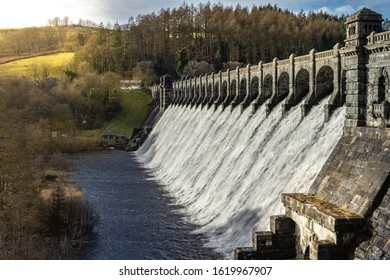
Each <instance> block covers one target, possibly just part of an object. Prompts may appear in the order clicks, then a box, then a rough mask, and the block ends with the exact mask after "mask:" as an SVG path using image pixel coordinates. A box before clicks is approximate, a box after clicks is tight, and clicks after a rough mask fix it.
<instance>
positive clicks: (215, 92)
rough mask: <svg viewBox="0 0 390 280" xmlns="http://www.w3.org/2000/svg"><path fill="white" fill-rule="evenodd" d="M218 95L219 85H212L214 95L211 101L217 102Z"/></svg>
mask: <svg viewBox="0 0 390 280" xmlns="http://www.w3.org/2000/svg"><path fill="white" fill-rule="evenodd" d="M220 94H221V93H220V84H219V83H215V84H214V95H213V101H214V102H216V101H218V99H219V95H220Z"/></svg>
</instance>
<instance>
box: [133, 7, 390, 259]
mask: <svg viewBox="0 0 390 280" xmlns="http://www.w3.org/2000/svg"><path fill="white" fill-rule="evenodd" d="M345 28H346V39H345V41H344V46H342V45H341V44H337V45H335V46H334V48H333V49H331V50H328V51H324V52H317V51H316V50H312V51H310V53H309V54H307V55H304V56H295V55H294V54H292V55H291V56H290V57H289V58H288V59H285V60H279V59H277V58H275V59H274V60H273V61H272V62H270V63H262V62H260V63H259V64H258V65H254V66H251V65H248V66H246V67H243V68H237V69H234V70H228V71H226V72H219V73H212V74H209V75H204V76H200V77H184V78H182V79H181V80H179V81H173V80H172V78H171V77H170V76H169V75H166V76H163V77H162V78H161V82H160V85H158V86H154V87H152V88H151V92H152V96H153V101H152V103H151V106H150V112H149V117H148V119H147V120H146V122H145V125H144V127H143V128H142V129H141V130H140V132H139V133H138V135H136V136H135V137H134V138H133V140H132V142H131V144H130V146H129V148H130V149H137V148H138V147H140V149H139V150H141V152H140V153H141V154H144V158H147V159H144V161H145V162H149V163H151V166H153V168H154V170H157V171H158V170H159V169H164V170H167V173H166V174H165V173H164V174H163V175H161V178H163V179H162V180H164V178H167V179H166V181H167V182H168V184H169V183H170V182H171V183H172V184H173V185H175V186H174V187H172V193H178V195H177V196H178V200H180V195H182V194H186V198H187V197H188V199H187V200H184V199H183V201H182V203H183V204H188V205H189V206H188V207H189V209H190V210H189V211H190V212H191V211H192V212H191V213H195V214H196V217H197V219H198V220H199V221H200V223H204V224H206V226H205V229H206V230H207V228H208V227H207V226H208V225H212V224H213V223H214V221H215V220H218V219H220V218H221V216H225V218H226V216H227V215H228V214H226V213H228V212H229V211H230V208H235V209H236V212H237V211H239V209H241V208H242V207H244V205H246V204H248V203H249V202H248V201H255V202H254V203H252V204H256V203H257V202H256V201H261V200H262V198H261V197H260V198H258V200H252V198H253V197H254V196H259V195H258V194H259V190H258V189H259V188H262V189H265V190H267V188H271V186H270V183H267V182H265V183H264V184H262V183H261V182H262V181H266V178H268V177H267V176H268V175H267V174H268V173H267V172H271V171H270V170H271V169H272V168H273V167H274V166H277V165H281V167H280V169H277V171H275V172H276V176H275V175H273V177H272V176H271V177H270V178H273V179H272V180H275V178H278V177H283V176H284V177H286V179H285V181H280V183H279V185H282V186H279V188H280V190H281V191H280V192H279V191H274V187H272V190H271V189H268V190H267V192H266V196H267V197H268V196H272V195H273V196H275V197H276V198H275V199H276V200H272V201H271V202H270V204H269V205H268V206H266V205H265V206H262V207H260V208H255V207H254V206H253V207H254V208H250V209H260V210H261V211H264V208H267V209H268V210H269V212H262V213H261V219H262V220H267V222H266V223H268V230H261V231H258V230H256V229H254V231H253V232H252V239H251V244H250V245H248V244H245V245H244V244H243V245H239V244H238V243H237V242H239V241H237V242H236V243H234V244H235V247H234V248H233V249H234V253H233V257H234V258H235V259H390V221H389V216H390V191H389V184H390V176H389V175H390V128H389V127H390V114H389V102H390V31H383V30H382V16H381V15H380V14H378V13H376V12H374V11H371V10H369V9H366V8H363V9H361V10H359V11H357V12H356V13H354V14H353V15H351V16H350V17H348V18H347V20H346V23H345ZM259 111H261V112H260V113H259ZM260 114H262V115H261V119H260V117H259V115H260ZM189 115H191V116H189ZM229 115H230V116H229ZM292 116H293V117H292ZM310 116H312V117H311V118H315V119H317V120H310V122H314V121H317V123H318V124H317V126H313V127H312V128H311V126H310V124H309V120H308V119H309V118H310ZM313 116H314V117H313ZM338 116H341V117H338ZM222 117H224V118H225V119H226V121H225V120H224V122H222V121H221V120H220V119H221V118H222ZM202 118H203V119H204V120H202V122H200V121H199V120H200V119H202ZM256 118H259V119H258V120H256ZM318 119H320V120H318ZM208 120H209V122H208ZM219 120H220V122H218V121H219ZM234 120H236V122H242V123H245V124H243V125H242V126H239V125H237V126H235V124H234ZM172 121H174V123H172ZM198 121H199V123H198ZM256 121H258V124H256ZM260 122H261V124H259V123H260ZM287 122H289V123H290V122H291V124H289V125H290V126H291V130H290V131H289V132H288V133H285V134H283V124H285V123H287ZM276 123H277V124H276ZM331 123H332V124H333V123H337V124H336V126H335V127H336V128H337V127H340V129H339V130H337V129H336V128H335V129H333V128H332V129H333V130H332V129H328V130H326V127H329V126H331V125H330V124H331ZM337 125H338V126H337ZM175 126H177V129H176V128H175ZM220 126H225V129H226V131H227V132H226V133H225V132H224V133H225V134H223V135H219V134H220V132H218V133H219V134H218V133H217V132H214V131H222V130H221V127H220ZM303 126H306V130H305V129H303V128H302V127H303ZM332 127H333V126H332ZM301 128H302V130H299V129H301ZM308 129H309V130H308ZM317 129H318V131H320V130H321V131H322V130H323V129H325V130H324V132H318V133H317V132H316V133H317V134H315V136H313V137H312V138H313V139H311V140H310V141H311V142H310V141H308V144H306V146H305V147H303V148H300V149H298V150H296V151H295V150H294V151H291V158H292V157H293V156H298V155H297V154H299V155H301V156H302V157H303V158H304V159H302V160H307V159H306V158H309V157H312V158H314V160H312V161H308V163H307V164H306V165H305V166H304V167H299V166H298V163H299V161H300V160H301V159H298V160H296V161H294V163H293V161H292V160H290V159H288V158H286V159H279V158H278V157H281V156H279V154H280V153H281V152H282V150H283V151H284V150H286V151H287V152H288V151H289V150H290V145H291V146H293V145H300V143H299V142H304V141H305V137H306V134H310V133H311V132H312V131H311V132H310V130H317ZM262 131H267V133H263V134H261V133H262ZM297 131H299V133H300V135H296V137H295V138H290V136H291V137H292V134H294V133H298V132H297ZM307 131H309V132H307ZM338 131H340V132H338ZM164 132H165V133H164ZM229 132H230V133H229ZM246 133H249V134H250V136H248V137H246V136H245V135H246ZM321 133H322V134H321ZM280 135H282V136H280ZM313 135H314V134H313ZM318 135H320V136H321V135H322V136H321V137H320V136H318ZM278 137H279V138H284V139H287V138H288V141H287V142H283V144H282V146H276V145H274V142H275V141H279V142H280V143H282V141H283V139H280V140H277V139H278ZM230 138H233V139H230ZM258 138H262V140H261V141H260V140H258ZM207 139H209V140H207ZM318 139H320V140H321V141H322V142H320V140H318ZM214 140H215V141H216V142H217V143H216V144H215V146H213V145H214V144H213V143H211V142H213V141H214ZM230 140H232V141H230ZM190 141H191V142H190ZM206 141H211V142H206ZM239 141H241V142H240V143H237V142H239ZM332 141H333V142H334V144H332V143H333V142H332ZM189 142H190V143H189ZM231 142H234V143H233V144H232V143H231ZM330 142H332V143H330ZM142 144H143V145H142ZM326 144H328V146H327V147H328V148H327V149H329V152H326V153H324V154H323V155H322V156H321V155H320V151H321V150H322V149H324V150H325V146H326ZM141 145H142V146H141ZM224 145H225V146H226V147H227V148H226V149H227V151H224V150H223V148H221V146H224ZM229 145H231V146H229ZM262 145H265V146H267V147H278V148H277V149H278V150H276V151H275V150H272V149H268V150H267V149H266V148H263V147H262ZM315 145H317V146H315ZM145 146H147V147H145ZM194 146H195V147H194ZM205 146H206V147H205ZM207 146H209V147H207ZM250 146H251V147H252V148H250ZM312 147H314V148H312ZM202 149H205V151H204V152H203V150H202ZM275 149H276V148H275ZM160 150H164V151H165V152H164V153H162V152H161V155H157V156H159V157H160V158H159V163H155V164H154V165H153V162H154V161H156V160H155V159H154V158H155V157H157V156H155V154H158V153H159V152H160ZM201 150H202V151H201ZM245 150H252V151H251V153H250V154H249V155H248V156H246V154H245ZM214 151H217V152H218V153H220V154H221V156H218V155H217V154H215V155H213V156H211V158H210V159H208V160H207V162H205V161H204V159H202V158H205V157H207V156H209V155H210V154H212V153H213V152H214ZM197 153H198V154H201V157H202V158H198V157H197ZM229 153H231V154H233V153H235V156H234V157H232V156H231V155H229ZM270 154H272V155H270ZM145 155H146V156H145ZM260 156H261V157H262V158H268V157H269V158H268V159H267V160H268V161H265V160H264V161H261V160H262V159H259V157H260ZM289 156H290V155H289ZM141 157H142V156H141ZM218 157H221V159H218ZM321 157H323V159H321ZM171 158H172V159H171ZM316 158H317V159H318V160H316ZM244 159H245V160H244ZM214 160H215V161H218V160H219V161H220V162H219V163H218V166H215V167H213V162H214ZM162 161H165V162H166V164H165V165H167V166H165V165H164V163H161V162H162ZM227 161H229V162H230V163H226V162H227ZM236 162H238V163H239V166H238V167H237V168H235V167H234V168H231V167H230V166H229V165H233V164H235V163H236ZM248 162H250V163H248ZM264 162H265V163H264ZM295 162H297V163H295ZM313 162H316V164H319V165H320V166H318V169H316V170H315V171H313V175H312V179H310V180H309V179H307V180H306V181H305V180H303V181H302V182H304V183H299V184H301V185H302V184H304V185H305V186H304V187H302V188H301V187H300V188H295V187H294V186H291V185H293V184H294V182H295V181H296V182H301V181H299V180H300V179H301V178H298V179H293V176H294V173H297V172H298V171H297V170H299V172H301V173H299V174H300V175H299V177H305V176H306V175H307V174H309V173H310V172H311V171H310V170H311V169H310V167H311V166H313V165H314V163H313ZM187 164H188V165H189V166H188V167H185V168H186V169H190V172H189V173H188V174H187V175H185V176H184V177H186V178H181V177H180V174H179V173H183V172H184V171H183V170H184V169H183V166H187ZM289 165H297V167H296V168H297V169H291V168H293V167H291V168H290V166H289ZM208 168H210V171H205V170H207V169H208ZM213 168H214V169H213ZM224 168H225V169H226V170H225V171H224V172H225V173H222V175H219V172H222V171H220V170H222V169H224ZM289 168H290V169H289ZM238 169H239V170H240V172H239V173H237V172H236V170H238ZM302 169H304V170H302ZM287 170H288V171H290V170H292V171H291V174H287V175H286V174H284V173H288V172H287ZM275 172H274V173H275ZM176 173H178V174H176ZM205 173H207V174H205ZM208 173H210V174H208ZM252 173H253V174H255V173H256V174H260V175H253V176H254V179H253V180H252V181H250V182H248V180H249V179H247V178H248V177H250V176H252V175H251V174H252ZM167 174H168V175H167ZM232 174H233V175H234V174H235V175H234V176H236V177H233V175H232ZM310 174H311V173H310ZM218 176H219V177H227V178H229V179H224V178H221V179H218V180H219V181H218V180H217V178H216V177H218ZM253 176H252V177H253ZM256 176H257V177H256ZM289 176H291V177H289ZM307 176H309V175H307ZM203 177H204V178H205V179H203ZM309 177H310V176H309ZM188 178H192V181H191V184H189V183H188V182H189V181H188V180H189V179H188ZM186 180H187V181H186ZM202 180H204V181H202ZM272 180H271V181H272ZM230 181H232V182H233V183H232V186H231V187H228V185H229V184H230ZM237 182H239V183H237ZM235 184H236V185H235ZM256 184H258V185H256ZM283 184H285V186H284V185H283ZM296 184H298V183H296ZM176 185H178V186H176ZM179 185H180V186H179ZM198 185H199V186H198ZM209 185H210V186H209ZM225 185H226V186H225ZM260 185H261V186H260ZM183 188H187V189H183ZM188 188H192V190H191V191H190V190H188ZM212 188H214V189H212ZM216 189H218V190H219V193H218V190H216ZM225 190H226V192H227V193H226V194H225V193H224V191H225ZM297 190H298V192H297ZM300 190H303V191H302V192H301V191H300ZM192 192H193V193H192ZM203 193H207V194H205V195H203ZM215 193H217V194H215ZM230 193H234V194H235V195H236V196H238V194H237V193H239V195H240V197H241V198H240V200H237V202H235V203H236V204H229V203H230V202H232V201H235V199H234V198H233V197H234V196H229V195H230ZM213 195H214V196H216V197H218V198H217V199H214V200H209V199H210V197H212V196H213ZM245 195H246V196H247V197H245ZM262 195H263V194H262ZM206 196H207V197H206ZM219 197H221V198H219ZM225 197H226V199H225ZM248 197H249V198H248ZM201 199H204V200H205V202H203V204H200V202H199V201H200V200H201ZM224 199H225V200H226V202H224V203H225V204H221V207H220V208H221V209H222V210H220V212H218V214H215V216H212V213H211V212H212V211H211V210H208V208H213V209H214V208H216V207H211V205H212V203H216V204H218V203H220V201H225V200H224ZM264 199H265V198H264ZM195 200H197V201H195ZM210 201H213V202H212V203H211V202H210ZM274 201H276V202H275V203H274ZM221 203H222V202H221ZM240 203H241V204H240ZM197 204H199V205H198V206H197ZM274 204H277V205H278V207H279V208H278V209H281V210H282V213H273V212H272V211H274V209H273V208H272V207H274ZM271 206H272V207H271ZM240 207H241V208H240ZM275 207H276V206H275ZM248 209H249V208H248ZM260 210H259V211H260ZM213 211H214V210H213ZM232 211H233V210H232ZM254 211H257V210H254ZM209 212H210V213H209ZM242 212H245V213H246V216H244V214H243V215H241V216H240V215H237V216H234V217H235V218H234V219H230V220H229V221H230V223H231V221H233V222H235V223H238V224H240V225H242V227H243V228H245V225H246V224H247V223H251V222H252V219H247V218H245V217H248V216H250V214H248V213H251V212H250V210H245V211H242ZM202 213H203V214H202ZM229 213H230V212H229ZM232 213H233V212H232ZM195 214H194V215H195ZM268 214H269V215H268ZM202 215H203V216H204V217H203V216H202ZM264 215H268V216H266V217H265V216H264ZM206 216H210V217H211V216H212V217H213V218H210V219H207V217H206ZM252 217H255V218H254V220H256V219H257V218H258V217H259V216H256V214H253V216H252ZM230 223H229V222H226V223H225V224H224V223H222V222H221V224H224V226H220V227H218V228H219V230H220V232H218V234H217V235H221V236H225V235H226V234H227V232H230V231H234V230H232V228H231V227H229V226H228V225H229V224H230ZM209 228H211V226H210V227H209ZM249 228H250V227H249ZM213 230H214V229H213ZM243 234H244V235H245V234H247V235H248V236H250V235H251V232H249V231H248V232H247V233H243ZM238 235H242V233H235V234H231V236H233V237H234V238H233V237H232V238H230V239H229V240H240V239H239V238H238V237H237V236H238ZM249 238H250V237H249ZM216 240H217V241H218V242H219V243H221V242H225V240H224V239H216ZM221 240H222V241H221ZM218 242H217V243H218ZM236 245H237V246H236ZM222 246H223V245H222ZM241 246H246V247H241ZM232 251H233V250H232Z"/></svg>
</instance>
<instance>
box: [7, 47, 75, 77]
mask: <svg viewBox="0 0 390 280" xmlns="http://www.w3.org/2000/svg"><path fill="white" fill-rule="evenodd" d="M73 57H74V53H73V52H64V53H56V54H50V55H42V56H37V57H32V58H25V59H19V60H16V61H12V62H7V63H4V64H0V76H32V67H33V65H44V64H47V65H49V66H50V68H51V70H50V76H51V77H60V75H61V72H62V70H64V68H65V67H66V65H67V64H69V63H70V62H71V60H72V59H73Z"/></svg>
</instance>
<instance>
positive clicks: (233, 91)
mask: <svg viewBox="0 0 390 280" xmlns="http://www.w3.org/2000/svg"><path fill="white" fill-rule="evenodd" d="M236 94H237V82H236V80H231V81H230V95H229V96H228V97H227V98H226V99H225V102H224V103H227V104H230V102H232V101H233V99H234V97H235V96H236Z"/></svg>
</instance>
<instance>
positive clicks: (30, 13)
mask: <svg viewBox="0 0 390 280" xmlns="http://www.w3.org/2000/svg"><path fill="white" fill-rule="evenodd" d="M1 1H2V3H1V5H0V28H11V27H29V26H45V25H47V24H48V20H49V19H51V18H54V17H60V18H63V17H65V16H67V17H69V19H70V20H71V22H73V23H78V21H79V19H80V18H81V19H84V20H91V21H93V22H95V23H97V24H99V23H100V22H103V23H104V24H107V23H108V22H110V23H111V24H113V23H115V22H117V21H118V22H119V23H120V24H123V23H127V22H128V19H129V18H130V17H134V18H135V17H137V16H138V15H145V14H149V13H152V12H156V13H158V12H159V11H160V10H161V8H165V9H166V8H175V7H179V6H181V5H182V4H183V3H184V0H165V1H161V0H1ZM185 2H186V3H188V4H191V3H193V4H194V5H198V4H199V3H207V2H210V3H211V4H213V3H222V4H223V5H225V6H233V7H235V6H236V5H237V4H238V3H239V4H240V5H241V6H242V7H249V8H251V7H252V6H253V5H257V6H258V5H266V4H268V3H271V4H272V5H274V4H277V5H278V7H280V8H282V9H288V10H289V11H292V12H299V11H301V10H303V11H305V12H308V11H320V10H323V11H326V12H328V13H330V14H336V15H341V14H352V13H353V12H355V11H356V10H358V9H360V8H362V7H367V8H369V9H371V10H374V11H376V12H378V13H380V14H382V15H383V18H384V19H385V18H390V4H389V0H370V1H367V0H277V1H274V0H257V1H255V0H241V1H237V0H228V1H223V0H219V1H213V0H203V1H199V0H192V1H191V0H187V1H185Z"/></svg>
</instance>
